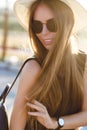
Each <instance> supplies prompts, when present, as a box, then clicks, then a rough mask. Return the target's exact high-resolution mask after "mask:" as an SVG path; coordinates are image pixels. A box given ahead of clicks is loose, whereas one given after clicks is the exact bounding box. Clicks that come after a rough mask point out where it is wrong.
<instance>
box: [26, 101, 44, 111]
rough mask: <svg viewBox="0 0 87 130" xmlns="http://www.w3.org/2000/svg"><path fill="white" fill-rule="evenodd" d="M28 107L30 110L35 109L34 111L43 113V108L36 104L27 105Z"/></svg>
mask: <svg viewBox="0 0 87 130" xmlns="http://www.w3.org/2000/svg"><path fill="white" fill-rule="evenodd" d="M27 106H29V107H30V108H33V109H35V110H37V111H42V108H41V107H39V106H37V105H35V104H32V103H27Z"/></svg>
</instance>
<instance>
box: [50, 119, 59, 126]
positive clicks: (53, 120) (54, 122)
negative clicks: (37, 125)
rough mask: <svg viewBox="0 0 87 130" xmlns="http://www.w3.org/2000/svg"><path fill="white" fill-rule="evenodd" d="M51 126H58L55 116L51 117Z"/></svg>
mask: <svg viewBox="0 0 87 130" xmlns="http://www.w3.org/2000/svg"><path fill="white" fill-rule="evenodd" d="M52 124H53V125H52V128H51V129H57V128H58V121H57V119H56V118H52Z"/></svg>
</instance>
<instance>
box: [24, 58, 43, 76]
mask: <svg viewBox="0 0 87 130" xmlns="http://www.w3.org/2000/svg"><path fill="white" fill-rule="evenodd" d="M40 69H41V67H40V64H39V63H38V62H37V61H36V60H34V59H32V60H29V61H28V62H27V63H26V64H25V65H24V67H23V70H22V74H29V73H32V74H35V73H38V72H39V71H40Z"/></svg>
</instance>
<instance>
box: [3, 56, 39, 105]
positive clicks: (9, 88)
mask: <svg viewBox="0 0 87 130" xmlns="http://www.w3.org/2000/svg"><path fill="white" fill-rule="evenodd" d="M30 60H36V61H37V59H36V58H35V57H33V58H28V59H27V60H25V62H24V63H23V65H22V66H21V68H20V69H19V71H18V73H17V75H16V77H15V79H14V80H13V82H12V84H11V86H10V85H9V84H7V85H6V87H5V89H4V91H3V92H2V94H1V96H0V101H1V100H2V104H3V103H4V102H5V99H6V97H7V95H8V94H9V92H10V91H11V89H12V87H13V86H14V84H15V82H16V80H17V78H18V77H19V75H20V73H21V71H22V69H23V67H24V65H25V64H26V63H27V62H28V61H30Z"/></svg>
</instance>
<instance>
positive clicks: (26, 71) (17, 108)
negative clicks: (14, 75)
mask: <svg viewBox="0 0 87 130" xmlns="http://www.w3.org/2000/svg"><path fill="white" fill-rule="evenodd" d="M39 71H40V65H39V64H38V63H37V62H36V61H35V60H30V61H28V62H27V63H26V64H25V66H24V68H23V70H22V73H21V76H20V80H19V87H18V92H17V95H16V99H15V102H14V107H13V111H12V115H11V121H10V130H24V128H25V125H26V122H27V110H26V102H27V101H26V99H25V97H26V94H27V92H28V93H29V91H30V89H31V88H32V85H33V84H34V82H35V80H36V78H37V74H38V73H39Z"/></svg>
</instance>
